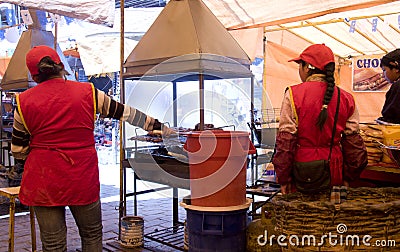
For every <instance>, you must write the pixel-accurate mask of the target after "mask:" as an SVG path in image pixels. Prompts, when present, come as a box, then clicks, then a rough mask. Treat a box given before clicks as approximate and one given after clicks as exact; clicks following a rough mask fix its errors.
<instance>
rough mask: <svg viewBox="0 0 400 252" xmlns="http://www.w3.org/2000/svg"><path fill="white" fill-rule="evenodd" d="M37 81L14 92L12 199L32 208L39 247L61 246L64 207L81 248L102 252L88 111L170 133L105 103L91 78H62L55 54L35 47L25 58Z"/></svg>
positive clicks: (133, 112) (92, 116)
mask: <svg viewBox="0 0 400 252" xmlns="http://www.w3.org/2000/svg"><path fill="white" fill-rule="evenodd" d="M26 65H27V67H28V69H29V71H30V74H31V76H32V79H33V80H34V81H35V82H37V83H38V85H37V86H35V87H33V88H30V89H28V90H26V91H24V92H22V93H21V94H19V95H18V96H17V97H16V100H17V105H18V107H17V109H16V110H15V114H14V125H13V134H12V146H11V148H12V152H13V156H14V158H15V159H16V162H19V163H24V173H23V176H22V182H21V189H20V193H19V199H20V201H21V202H22V203H23V204H25V205H28V206H33V209H34V211H35V214H36V218H37V221H38V224H39V228H40V237H41V240H42V247H43V251H52V252H54V251H67V245H66V243H67V240H66V234H67V227H66V223H65V207H66V206H68V207H69V209H70V210H71V213H72V215H73V217H74V219H75V222H76V224H77V226H78V229H79V234H80V236H81V240H82V251H84V252H96V251H102V218H101V204H100V181H99V170H98V160H97V153H96V149H95V140H94V135H93V131H94V125H95V120H96V114H97V113H100V114H101V115H103V116H106V117H109V118H114V119H118V120H121V121H126V122H128V123H130V124H132V125H135V126H139V127H141V128H143V129H144V130H147V131H151V130H161V129H162V130H163V132H164V133H165V134H170V133H172V132H173V131H172V130H170V129H169V128H168V127H166V126H163V125H162V124H161V123H160V122H159V121H158V120H157V119H154V118H152V117H150V116H148V115H146V114H144V113H142V112H141V111H139V110H137V109H135V108H132V107H129V106H127V105H124V104H121V103H118V102H116V101H114V100H112V99H111V98H110V97H109V96H107V95H106V94H105V93H104V92H102V91H100V90H98V89H96V88H94V86H93V84H91V83H81V82H76V81H69V80H66V78H65V75H66V74H67V73H66V71H65V70H64V65H63V63H62V62H61V60H60V57H59V56H58V54H57V52H56V51H55V50H53V49H52V48H50V47H47V46H35V47H33V48H32V49H31V50H30V51H29V52H28V53H27V55H26Z"/></svg>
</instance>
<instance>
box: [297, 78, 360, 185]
mask: <svg viewBox="0 0 400 252" xmlns="http://www.w3.org/2000/svg"><path fill="white" fill-rule="evenodd" d="M325 90H326V83H324V82H304V83H301V84H298V85H294V86H291V87H290V90H289V91H290V94H291V100H292V103H294V107H295V108H296V116H297V122H298V132H297V133H298V138H297V139H298V145H297V149H296V152H295V157H294V159H295V161H300V162H305V161H312V160H318V159H328V156H329V146H330V142H331V138H332V130H333V122H334V117H335V113H336V106H337V98H338V96H337V95H338V92H337V89H336V87H335V91H334V93H333V96H332V100H331V101H330V103H329V105H328V119H327V120H326V122H325V124H324V127H323V129H322V131H321V130H319V129H318V127H317V126H316V120H317V118H318V115H319V113H320V111H321V107H322V101H323V97H324V94H325ZM340 91H341V92H340V94H341V95H340V107H339V115H338V121H337V124H336V133H335V138H334V146H333V148H332V154H331V162H330V168H331V182H332V185H342V183H343V156H342V152H341V149H340V145H339V142H340V139H341V133H342V132H343V130H344V129H345V127H346V121H347V119H348V118H349V117H350V116H351V115H352V114H353V113H354V110H355V103H354V99H353V97H352V96H351V94H349V93H348V92H346V91H344V90H343V89H341V90H340Z"/></svg>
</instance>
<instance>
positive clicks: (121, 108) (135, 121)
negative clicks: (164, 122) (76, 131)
mask: <svg viewBox="0 0 400 252" xmlns="http://www.w3.org/2000/svg"><path fill="white" fill-rule="evenodd" d="M95 97H96V100H97V113H100V114H101V115H102V116H105V117H108V118H113V119H117V120H120V121H123V122H128V123H129V124H131V125H134V126H138V127H140V128H142V129H144V130H146V131H151V130H160V129H161V124H160V123H159V122H158V120H157V119H154V118H153V117H151V116H148V115H146V114H145V113H143V112H141V111H140V110H138V109H135V108H133V107H130V106H128V105H126V104H122V103H119V102H117V101H115V100H113V99H111V97H110V96H108V95H106V94H105V93H104V92H103V91H101V90H98V89H95Z"/></svg>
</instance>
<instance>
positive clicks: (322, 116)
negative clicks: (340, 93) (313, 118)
mask: <svg viewBox="0 0 400 252" xmlns="http://www.w3.org/2000/svg"><path fill="white" fill-rule="evenodd" d="M325 74H326V81H327V82H328V85H327V88H326V91H325V95H324V100H323V102H322V108H321V112H320V113H319V116H318V121H317V126H318V127H319V129H320V130H322V128H323V126H324V124H325V122H326V119H327V118H328V110H327V108H328V104H329V102H330V101H331V100H332V95H333V91H334V90H335V77H334V74H335V63H334V62H331V63H328V64H327V65H326V66H325Z"/></svg>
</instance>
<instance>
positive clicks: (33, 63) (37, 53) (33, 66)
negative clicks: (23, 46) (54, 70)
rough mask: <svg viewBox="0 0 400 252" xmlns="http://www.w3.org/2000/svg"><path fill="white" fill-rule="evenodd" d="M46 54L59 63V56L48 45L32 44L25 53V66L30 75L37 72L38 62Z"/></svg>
mask: <svg viewBox="0 0 400 252" xmlns="http://www.w3.org/2000/svg"><path fill="white" fill-rule="evenodd" d="M46 56H49V57H50V58H51V59H52V60H53V61H54V62H55V63H56V64H60V63H61V59H60V56H58V54H57V52H56V51H55V50H54V49H53V48H51V47H48V46H44V45H40V46H34V47H33V48H32V49H31V50H29V52H28V53H27V54H26V66H27V67H28V69H29V72H31V75H32V76H33V75H36V74H38V73H39V68H38V64H39V62H40V61H41V60H42V59H43V58H44V57H46Z"/></svg>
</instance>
